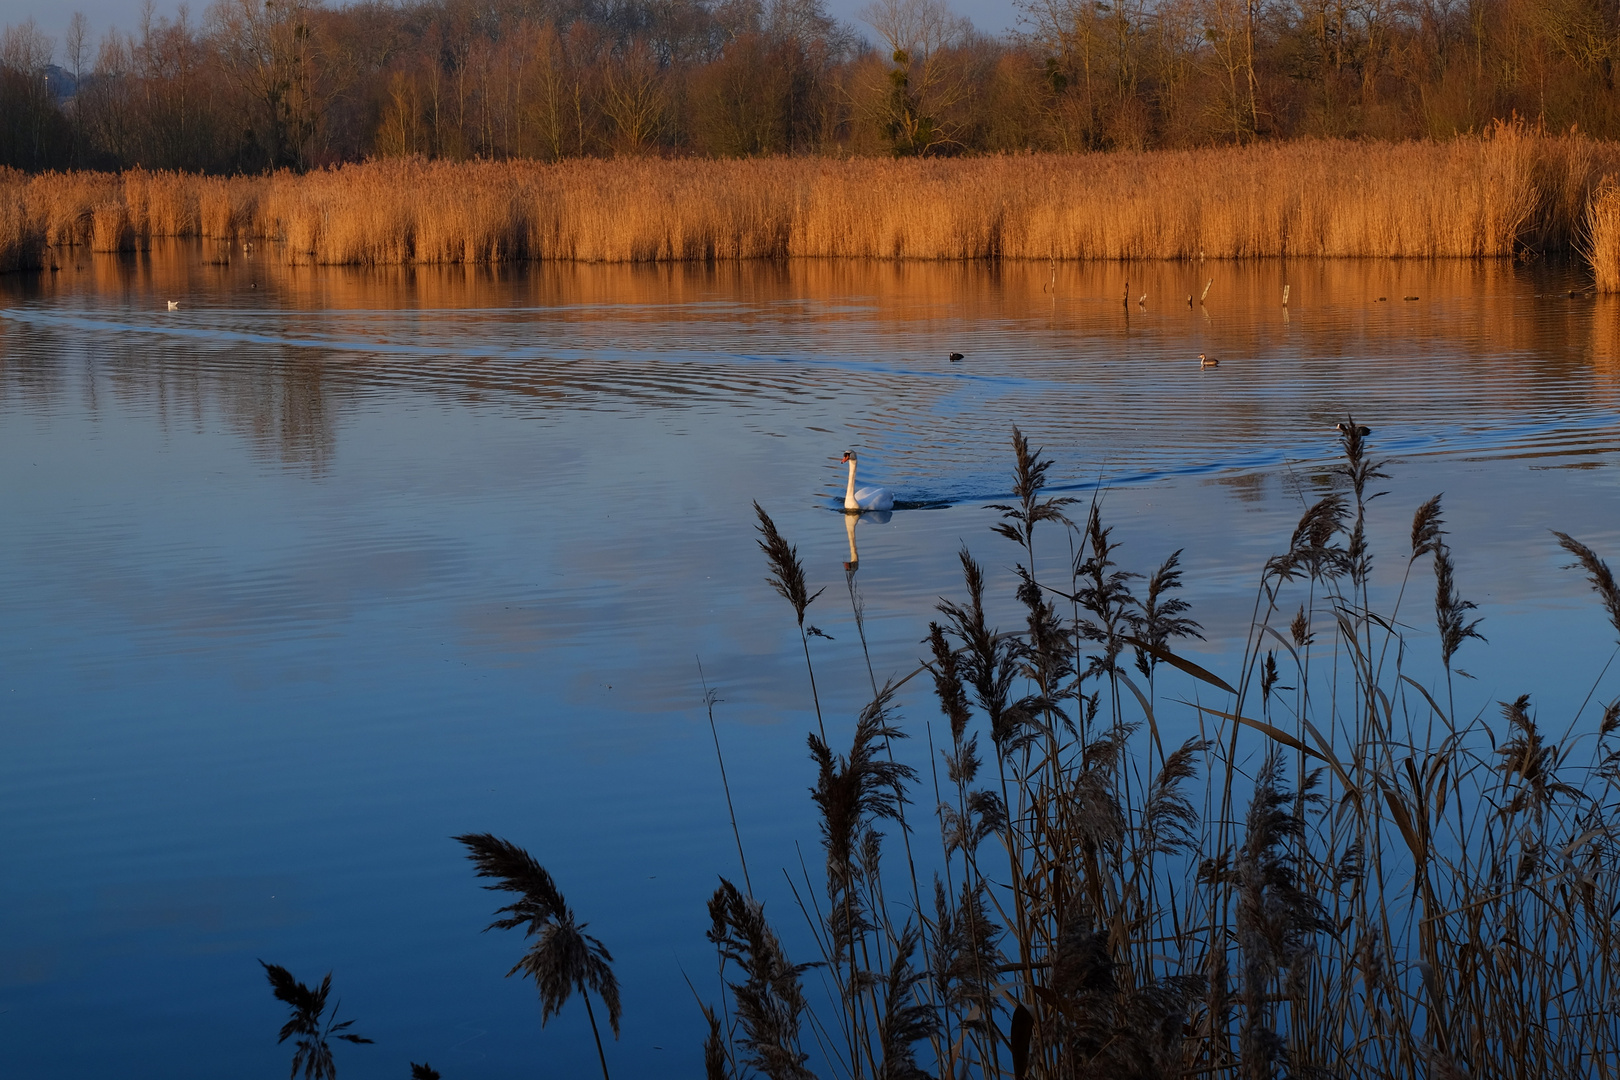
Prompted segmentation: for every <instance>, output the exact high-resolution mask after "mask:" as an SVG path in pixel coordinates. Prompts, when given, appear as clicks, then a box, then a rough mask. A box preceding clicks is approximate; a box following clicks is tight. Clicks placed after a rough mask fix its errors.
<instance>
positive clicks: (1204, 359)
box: [1198, 353, 1221, 368]
mask: <svg viewBox="0 0 1620 1080" xmlns="http://www.w3.org/2000/svg"><path fill="white" fill-rule="evenodd" d="M1198 366H1199V367H1200V368H1207V367H1220V366H1221V362H1220V361H1219V360H1216V359H1214V358H1213V357H1209V356H1205V355H1204V354H1203V353H1199V354H1198Z"/></svg>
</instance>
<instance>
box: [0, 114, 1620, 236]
mask: <svg viewBox="0 0 1620 1080" xmlns="http://www.w3.org/2000/svg"><path fill="white" fill-rule="evenodd" d="M1616 174H1620V146H1616V145H1615V144H1611V143H1601V142H1595V141H1592V140H1588V139H1584V138H1580V137H1576V136H1548V135H1544V134H1536V133H1532V132H1527V131H1526V130H1524V129H1523V128H1522V127H1518V126H1512V125H1504V126H1501V127H1499V128H1498V129H1497V130H1496V131H1494V132H1493V133H1492V134H1490V135H1488V136H1485V137H1479V138H1463V139H1454V140H1449V141H1446V142H1439V143H1435V142H1412V143H1393V144H1383V143H1371V144H1368V143H1352V142H1345V141H1326V142H1297V143H1282V144H1267V145H1256V146H1246V147H1231V148H1226V149H1206V150H1187V151H1158V152H1150V153H1112V154H1084V155H1017V156H1011V157H994V158H959V159H948V160H927V159H905V160H882V159H846V160H830V159H821V158H776V159H765V160H759V159H753V160H733V161H713V160H692V159H687V160H652V159H621V160H616V161H611V162H609V161H591V160H586V161H568V162H560V163H556V164H550V165H547V164H539V163H533V162H498V163H497V162H473V163H463V164H452V163H446V162H429V161H422V160H408V161H389V162H371V163H367V164H363V165H347V166H341V167H337V168H334V169H329V170H316V171H314V172H310V173H304V174H297V173H291V172H280V173H276V174H273V175H270V176H249V177H232V178H228V179H227V178H218V177H207V176H199V175H194V174H183V173H167V172H162V173H153V172H147V171H144V170H134V171H131V172H127V173H123V174H106V173H46V174H39V175H33V176H29V175H26V174H22V173H17V172H9V173H5V174H0V229H4V230H5V232H4V233H3V234H0V235H3V237H4V239H0V251H3V252H9V253H11V254H9V255H7V256H5V257H6V258H7V259H8V260H9V265H11V266H14V267H15V266H27V265H38V264H39V263H40V262H41V261H42V253H41V252H40V250H39V245H40V244H41V243H49V244H52V245H55V246H58V247H69V246H74V245H87V246H88V247H90V248H91V249H92V250H95V251H117V250H130V249H135V248H141V247H144V246H145V245H146V244H147V243H149V242H150V240H151V239H152V238H153V237H161V236H192V237H211V238H216V239H223V240H242V239H250V238H251V239H261V240H268V241H274V242H275V243H277V244H279V245H280V250H281V251H282V253H283V256H284V257H285V258H286V259H287V260H288V261H290V262H314V263H320V264H333V265H342V264H353V265H402V264H412V263H419V264H420V263H428V264H432V263H473V264H491V263H501V262H511V261H521V260H575V261H587V262H641V261H694V260H696V261H712V260H731V259H756V258H770V259H781V258H795V257H857V258H885V259H996V258H1003V259H1040V260H1046V259H1065V260H1066V259H1188V258H1199V257H1203V258H1211V259H1224V258H1246V257H1265V256H1282V255H1292V256H1311V257H1380V258H1384V257H1429V258H1436V257H1439V258H1446V257H1503V256H1510V255H1513V254H1515V253H1518V252H1521V251H1526V250H1531V251H1546V250H1558V249H1562V248H1565V247H1568V246H1570V245H1571V244H1573V243H1574V242H1576V241H1577V240H1578V239H1579V238H1580V237H1581V235H1582V230H1583V228H1589V229H1590V230H1591V232H1590V237H1591V240H1592V242H1591V243H1590V244H1589V247H1590V249H1591V251H1592V252H1593V254H1594V255H1599V256H1600V257H1601V253H1602V252H1606V251H1608V250H1609V249H1608V248H1606V247H1603V244H1604V243H1611V244H1612V243H1613V242H1614V241H1607V240H1605V239H1604V238H1605V237H1607V236H1609V235H1611V234H1612V232H1613V229H1614V226H1613V225H1609V224H1606V223H1607V222H1608V221H1609V220H1610V219H1609V218H1608V217H1605V216H1603V212H1602V207H1603V206H1606V205H1608V204H1607V203H1601V201H1600V204H1594V205H1593V206H1592V208H1591V210H1590V214H1589V208H1588V203H1589V202H1591V198H1590V196H1591V193H1592V192H1593V191H1594V190H1597V189H1598V188H1599V186H1600V185H1601V183H1602V182H1603V179H1604V178H1605V177H1606V176H1612V175H1616ZM1605 230H1607V231H1605Z"/></svg>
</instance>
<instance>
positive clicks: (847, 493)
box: [844, 460, 857, 510]
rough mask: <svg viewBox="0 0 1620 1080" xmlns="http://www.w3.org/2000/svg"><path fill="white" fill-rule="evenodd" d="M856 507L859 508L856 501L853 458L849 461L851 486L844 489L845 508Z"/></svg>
mask: <svg viewBox="0 0 1620 1080" xmlns="http://www.w3.org/2000/svg"><path fill="white" fill-rule="evenodd" d="M856 508H857V504H856V502H855V462H854V461H853V460H851V461H850V463H849V487H847V488H845V489H844V509H846V510H854V509H856Z"/></svg>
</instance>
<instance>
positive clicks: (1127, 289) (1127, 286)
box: [1125, 281, 1131, 307]
mask: <svg viewBox="0 0 1620 1080" xmlns="http://www.w3.org/2000/svg"><path fill="white" fill-rule="evenodd" d="M1125 306H1126V307H1130V306H1131V283H1130V282H1128V281H1127V282H1126V283H1125Z"/></svg>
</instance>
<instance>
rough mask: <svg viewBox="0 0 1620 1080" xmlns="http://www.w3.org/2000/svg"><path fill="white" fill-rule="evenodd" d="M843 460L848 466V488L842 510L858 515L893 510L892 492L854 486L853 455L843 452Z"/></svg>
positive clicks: (873, 487) (871, 487)
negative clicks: (861, 512) (872, 511)
mask: <svg viewBox="0 0 1620 1080" xmlns="http://www.w3.org/2000/svg"><path fill="white" fill-rule="evenodd" d="M843 460H844V461H845V462H846V463H848V465H849V487H847V488H846V489H845V490H844V510H845V512H846V513H848V512H855V513H859V512H860V511H862V510H893V509H894V492H892V491H890V490H889V489H888V488H881V487H876V486H870V487H863V488H857V487H856V486H855V455H854V454H852V453H850V452H849V451H847V450H846V451H844V457H843Z"/></svg>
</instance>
